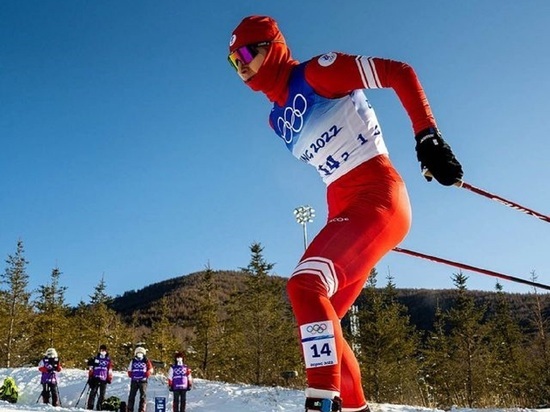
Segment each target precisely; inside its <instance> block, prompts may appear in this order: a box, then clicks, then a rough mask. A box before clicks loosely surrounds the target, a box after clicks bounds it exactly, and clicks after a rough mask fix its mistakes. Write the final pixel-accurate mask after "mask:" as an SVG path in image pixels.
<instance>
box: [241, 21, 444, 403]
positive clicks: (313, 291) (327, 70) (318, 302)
mask: <svg viewBox="0 0 550 412" xmlns="http://www.w3.org/2000/svg"><path fill="white" fill-rule="evenodd" d="M269 27H270V28H271V26H269ZM266 33H267V32H266ZM274 33H275V34H274V35H273V34H271V33H270V36H271V37H266V38H257V39H255V40H257V41H260V40H266V39H273V42H272V43H271V45H270V49H269V51H268V54H267V56H266V58H265V61H264V63H263V65H262V66H261V68H260V70H259V71H258V72H257V73H256V75H255V76H254V77H252V78H251V79H250V80H249V81H247V84H248V85H249V86H250V87H251V88H252V89H253V90H256V91H262V92H263V93H265V94H266V95H267V97H268V98H269V99H270V100H271V101H272V102H274V109H273V111H272V114H271V117H270V124H271V126H272V127H273V128H274V130H275V131H276V132H277V134H278V135H279V136H280V137H281V138H282V139H283V140H284V143H285V144H286V145H287V147H288V148H289V150H291V151H292V153H293V155H294V156H296V157H298V158H299V159H301V160H304V161H306V162H307V163H309V164H311V165H312V166H314V167H316V168H317V169H318V171H319V173H320V174H321V176H322V178H323V180H324V181H325V182H326V183H327V203H328V220H327V223H326V225H325V226H324V227H323V229H322V230H321V231H320V232H319V234H318V235H317V236H316V237H315V238H314V239H313V240H312V242H311V243H310V245H309V246H308V248H307V250H306V251H305V253H304V255H303V257H302V259H301V260H300V262H299V264H298V265H297V267H296V269H295V271H294V273H293V274H292V276H291V278H290V280H289V281H288V285H287V293H288V296H289V298H290V302H291V304H292V308H293V311H294V315H295V317H296V321H297V323H298V326H299V328H300V338H301V345H302V351H303V354H304V361H305V363H306V372H307V381H308V388H313V389H315V390H321V392H322V391H330V392H331V393H333V394H334V396H339V397H340V398H341V400H342V410H343V411H350V412H351V411H359V410H362V409H363V408H365V407H366V405H367V400H366V399H365V396H364V394H363V390H362V385H361V374H360V369H359V364H358V362H357V360H356V358H355V355H354V354H353V351H352V350H351V348H350V346H349V345H348V343H347V342H346V341H345V340H344V338H343V335H342V329H341V326H340V320H341V319H342V317H343V316H344V315H345V314H346V312H347V311H348V310H349V309H350V307H351V305H352V304H353V303H354V301H355V300H356V298H357V297H358V295H359V293H360V292H361V290H362V288H363V287H364V285H365V282H366V280H367V278H368V275H369V273H370V271H371V269H372V268H374V266H375V265H376V263H377V262H378V261H379V260H380V259H381V258H382V257H383V256H384V255H385V254H386V253H387V252H389V251H390V250H391V249H392V248H394V247H395V246H396V245H398V244H399V243H400V242H401V241H402V240H403V238H404V237H405V236H406V234H407V232H408V230H409V228H410V221H411V211H410V204H409V198H408V195H407V191H406V188H405V185H404V183H403V180H402V179H401V177H400V176H399V174H398V173H397V171H396V170H395V169H394V167H393V166H392V164H391V162H390V159H389V157H388V154H387V149H386V147H385V145H384V143H383V139H382V135H381V130H380V128H379V125H378V123H377V120H376V116H375V115H374V111H373V110H372V107H371V106H370V104H369V103H368V101H367V100H366V98H365V97H364V95H363V92H362V89H372V88H392V89H393V90H394V91H395V92H396V94H397V96H398V98H399V100H400V101H401V103H402V104H403V106H404V108H405V110H406V112H407V114H408V115H409V117H410V119H411V122H412V127H413V130H414V132H415V133H417V132H419V131H421V130H423V129H426V128H428V127H435V126H436V123H435V119H434V117H433V115H432V112H431V109H430V106H429V104H428V101H427V98H426V96H425V94H424V91H423V89H422V86H421V85H420V82H419V81H418V78H417V76H416V74H415V72H414V71H413V69H412V68H411V67H410V66H409V65H407V64H405V63H402V62H398V61H394V60H387V59H380V58H367V57H363V56H354V55H347V54H343V53H334V52H333V53H328V54H325V55H323V56H318V57H315V58H313V59H311V60H309V61H307V62H306V63H304V64H302V65H298V62H296V61H295V60H293V59H292V58H291V56H290V51H289V49H288V48H287V46H286V43H285V42H284V38H283V37H282V35H281V34H280V32H279V31H278V30H275V31H274ZM239 36H240V37H239ZM246 36H248V37H250V33H249V32H245V30H244V29H240V28H237V30H236V31H235V32H234V36H233V39H232V44H233V43H237V44H236V45H235V46H234V47H237V46H240V45H241V44H238V42H239V40H240V41H241V43H242V44H251V43H252V41H250V40H253V39H252V38H247V39H243V37H246ZM259 36H260V35H259ZM259 36H258V37H259ZM247 42H248V43H247ZM230 50H231V46H230ZM297 70H301V71H299V72H298V71H297ZM296 73H301V74H300V75H299V76H298V77H300V78H299V79H298V80H296V77H297V75H296ZM359 92H360V93H359ZM308 96H309V97H308ZM361 96H363V97H361ZM310 112H311V113H312V114H311V115H310V117H309V118H308V115H309V114H310ZM327 117H328V120H327ZM318 124H321V126H319V127H318ZM329 130H330V132H329ZM350 130H351V131H350ZM358 131H359V132H358ZM319 139H321V141H320V140H319ZM329 140H330V141H329ZM315 142H317V143H318V144H317V145H316V143H315ZM306 396H309V395H308V394H307V390H306ZM330 399H332V396H331V397H330Z"/></svg>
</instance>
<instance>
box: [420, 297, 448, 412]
mask: <svg viewBox="0 0 550 412" xmlns="http://www.w3.org/2000/svg"><path fill="white" fill-rule="evenodd" d="M446 319H447V316H446V314H445V313H444V312H443V311H442V310H441V307H440V306H439V302H438V304H437V307H436V311H435V320H434V327H433V331H430V332H428V334H427V337H426V339H425V342H424V345H423V349H422V351H421V353H422V356H421V359H422V362H421V365H422V366H421V376H420V379H419V381H420V383H421V387H422V389H423V400H424V405H425V406H429V407H431V408H443V409H448V408H449V407H450V406H451V405H452V400H451V399H452V392H453V389H452V387H451V376H452V370H453V369H452V368H453V365H452V364H451V359H450V357H451V355H450V354H451V350H450V343H449V338H448V336H447V323H446Z"/></svg>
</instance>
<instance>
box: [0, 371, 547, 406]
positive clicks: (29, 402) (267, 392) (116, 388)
mask: <svg viewBox="0 0 550 412" xmlns="http://www.w3.org/2000/svg"><path fill="white" fill-rule="evenodd" d="M6 376H12V377H13V378H14V379H15V381H16V383H17V386H18V387H19V393H20V395H19V401H18V403H17V404H15V405H12V404H9V403H7V402H3V401H0V412H7V411H16V412H42V411H50V412H51V411H59V412H63V411H64V410H73V411H74V409H75V407H76V405H77V401H78V398H79V396H80V394H81V393H82V391H83V389H84V388H85V384H86V376H87V375H86V371H84V370H78V369H68V370H63V371H62V372H61V373H59V381H60V382H59V393H60V395H61V402H62V406H61V407H58V408H54V407H52V406H50V405H44V404H41V403H38V402H37V400H38V398H39V396H40V391H41V385H40V373H39V372H38V369H37V368H15V369H0V383H1V382H3V380H4V378H5V377H6ZM128 391H129V379H128V377H127V376H126V374H125V373H123V372H115V375H114V378H113V383H112V384H111V385H110V386H108V387H107V396H111V395H115V396H118V397H119V398H121V399H122V400H126V398H127V396H128ZM147 396H148V401H147V411H148V412H154V411H155V403H154V398H155V397H166V399H167V405H168V406H167V410H168V411H170V410H171V397H170V394H169V392H168V389H167V387H166V384H165V383H164V378H163V377H161V376H155V377H153V378H152V379H150V381H149V388H148V391H147ZM85 398H86V391H84V394H83V396H82V398H81V399H80V402H78V409H82V410H83V411H84V410H85V409H84V408H85V404H86V399H85ZM303 403H304V398H303V392H302V391H297V390H290V389H284V388H278V387H275V388H272V387H258V386H251V385H237V384H225V383H220V382H212V381H206V380H201V379H195V383H194V389H193V390H192V391H190V392H189V393H188V396H187V411H189V412H191V411H205V412H276V411H287V412H303V410H304V408H303ZM371 410H372V412H418V411H438V410H434V409H428V408H422V407H414V406H402V405H387V404H371ZM483 411H484V412H501V411H502V410H497V409H485V410H483ZM529 411H531V410H529V409H524V410H522V412H529ZM538 411H539V412H550V409H539V410H538ZM456 412H473V411H472V410H470V409H457V410H456Z"/></svg>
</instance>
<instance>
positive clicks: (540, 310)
mask: <svg viewBox="0 0 550 412" xmlns="http://www.w3.org/2000/svg"><path fill="white" fill-rule="evenodd" d="M531 279H532V280H533V281H536V280H537V275H536V273H535V272H532V273H531ZM531 296H532V297H533V303H532V305H531V313H530V319H529V323H530V325H531V326H532V327H533V329H534V330H535V335H534V337H533V341H532V343H531V345H530V348H529V354H530V357H531V359H532V369H531V372H532V375H531V377H530V379H529V381H530V382H531V383H532V387H531V390H532V393H533V398H532V400H531V405H530V406H535V407H538V406H539V405H549V404H550V341H549V338H548V333H549V332H550V327H549V326H550V320H549V318H548V315H547V314H545V310H544V306H543V303H542V299H541V295H540V294H539V293H538V291H537V289H536V288H535V289H534V290H533V293H532V294H531ZM546 313H547V312H546Z"/></svg>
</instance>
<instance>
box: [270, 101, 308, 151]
mask: <svg viewBox="0 0 550 412" xmlns="http://www.w3.org/2000/svg"><path fill="white" fill-rule="evenodd" d="M306 110H307V100H306V98H305V97H304V96H303V95H301V94H297V95H296V96H294V99H293V100H292V107H286V108H285V110H284V112H283V116H281V117H279V118H278V119H277V126H278V127H279V130H280V131H281V135H282V136H281V137H282V138H283V140H284V141H285V142H286V143H290V142H292V139H293V138H294V133H299V132H300V130H302V127H303V126H304V114H305V113H306Z"/></svg>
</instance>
